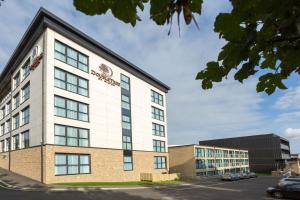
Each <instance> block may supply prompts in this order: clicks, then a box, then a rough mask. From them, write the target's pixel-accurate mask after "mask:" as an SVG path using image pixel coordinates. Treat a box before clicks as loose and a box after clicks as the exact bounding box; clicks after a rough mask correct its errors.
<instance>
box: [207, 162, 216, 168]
mask: <svg viewBox="0 0 300 200" xmlns="http://www.w3.org/2000/svg"><path fill="white" fill-rule="evenodd" d="M207 167H208V168H215V161H214V160H207Z"/></svg>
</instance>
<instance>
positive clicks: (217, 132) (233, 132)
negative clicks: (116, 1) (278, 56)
mask: <svg viewBox="0 0 300 200" xmlns="http://www.w3.org/2000/svg"><path fill="white" fill-rule="evenodd" d="M41 6H43V7H45V8H46V9H48V10H50V11H51V12H53V13H54V14H56V15H58V16H59V17H61V18H62V19H64V20H65V21H67V22H69V23H70V24H72V25H74V26H75V27H76V28H78V29H80V30H82V31H83V32H85V33H86V34H88V35H90V36H91V37H93V38H94V39H96V40H97V41H99V42H100V43H102V44H103V45H105V46H106V47H108V48H110V49H111V50H113V51H115V52H116V53H118V54H120V55H121V56H123V57H125V58H126V59H127V60H129V61H131V62H132V63H134V64H136V65H137V66H139V67H140V68H142V69H143V70H145V71H147V72H149V73H150V74H152V75H154V76H155V77H157V78H158V79H160V80H162V81H163V82H165V83H166V84H168V85H169V86H171V88H172V90H171V91H170V93H169V94H168V122H169V126H168V128H169V143H170V144H187V143H197V142H198V141H199V140H201V139H213V138H223V137H233V136H240V135H253V134H264V133H271V132H272V133H276V134H278V135H281V136H283V137H285V138H287V139H289V140H290V142H291V149H292V152H294V153H297V152H299V153H300V124H299V121H300V104H299V101H300V84H299V81H298V80H299V78H298V77H297V76H293V77H291V79H290V80H288V81H287V82H286V83H287V85H288V87H289V89H288V90H286V91H277V92H276V93H275V94H274V95H272V96H267V95H265V94H257V93H256V91H255V86H256V82H257V77H252V78H250V79H249V80H247V81H245V83H244V84H240V83H238V82H236V81H234V80H233V79H232V78H229V79H228V80H226V81H224V82H222V83H220V84H218V85H216V86H215V87H214V88H213V89H212V90H207V91H204V90H202V89H201V83H200V82H198V81H195V75H196V73H197V72H198V71H200V70H201V69H203V67H204V66H205V64H206V63H207V62H208V61H210V60H213V59H216V58H217V55H218V52H219V50H220V48H221V47H222V46H223V45H224V41H222V40H219V38H218V35H217V34H215V33H214V32H213V23H214V19H215V16H216V15H217V13H219V12H226V11H228V10H230V5H229V4H228V2H227V1H224V0H215V1H209V0H206V1H204V7H203V13H202V15H201V16H200V17H197V20H198V22H199V25H200V31H198V30H197V29H196V28H195V26H194V25H191V26H188V27H187V26H185V25H184V24H183V23H182V24H181V37H179V36H178V29H177V27H176V25H174V26H173V29H172V34H171V36H168V35H167V32H168V28H169V27H158V26H156V25H155V24H154V22H152V21H150V20H149V13H148V10H147V9H146V12H144V13H142V14H141V16H142V22H140V23H138V24H137V26H136V27H135V28H132V27H131V26H130V25H127V24H124V23H123V22H120V21H118V20H116V19H115V18H113V17H112V16H111V15H110V14H107V15H102V16H93V17H90V16H86V15H84V14H82V13H80V12H78V11H76V10H75V8H74V7H73V4H72V0H63V1H62V0H51V1H47V0H31V1H30V0H27V1H19V0H9V1H8V0H7V1H5V2H3V3H2V6H1V7H0V19H1V20H0V30H1V39H0V70H2V69H3V67H4V66H5V65H6V63H7V61H8V59H9V57H10V55H11V54H12V52H13V51H14V49H15V47H16V46H17V44H18V42H19V41H20V39H21V37H22V35H23V33H24V32H25V30H26V28H27V27H28V26H29V24H30V22H31V20H32V19H33V17H34V15H35V14H36V12H37V10H38V9H39V8H40V7H41ZM182 21H183V20H182Z"/></svg>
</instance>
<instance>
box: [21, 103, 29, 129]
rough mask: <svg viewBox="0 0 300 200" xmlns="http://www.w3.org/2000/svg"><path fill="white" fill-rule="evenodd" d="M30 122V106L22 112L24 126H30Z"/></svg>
mask: <svg viewBox="0 0 300 200" xmlns="http://www.w3.org/2000/svg"><path fill="white" fill-rule="evenodd" d="M29 121H30V108H29V106H28V107H26V108H24V109H23V110H22V122H23V123H22V124H23V125H24V124H28V123H29Z"/></svg>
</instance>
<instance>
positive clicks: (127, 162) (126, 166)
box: [123, 156, 133, 171]
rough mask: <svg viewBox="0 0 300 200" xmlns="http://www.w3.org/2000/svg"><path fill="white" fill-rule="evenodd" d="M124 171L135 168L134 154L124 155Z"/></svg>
mask: <svg viewBox="0 0 300 200" xmlns="http://www.w3.org/2000/svg"><path fill="white" fill-rule="evenodd" d="M123 159H124V171H131V170H133V164H132V156H124V157H123Z"/></svg>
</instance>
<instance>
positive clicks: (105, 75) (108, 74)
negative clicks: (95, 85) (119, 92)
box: [91, 64, 120, 86]
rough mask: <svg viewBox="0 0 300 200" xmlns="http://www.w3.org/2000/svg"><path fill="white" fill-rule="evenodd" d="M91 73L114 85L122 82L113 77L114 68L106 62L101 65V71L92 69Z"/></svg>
mask: <svg viewBox="0 0 300 200" xmlns="http://www.w3.org/2000/svg"><path fill="white" fill-rule="evenodd" d="M91 74H92V75H94V76H97V78H98V80H101V81H104V82H105V83H107V84H110V85H112V86H120V82H117V81H115V80H114V79H112V76H113V71H112V69H111V68H110V67H109V66H107V65H105V64H101V65H100V66H99V72H96V71H94V70H92V72H91Z"/></svg>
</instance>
